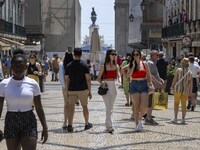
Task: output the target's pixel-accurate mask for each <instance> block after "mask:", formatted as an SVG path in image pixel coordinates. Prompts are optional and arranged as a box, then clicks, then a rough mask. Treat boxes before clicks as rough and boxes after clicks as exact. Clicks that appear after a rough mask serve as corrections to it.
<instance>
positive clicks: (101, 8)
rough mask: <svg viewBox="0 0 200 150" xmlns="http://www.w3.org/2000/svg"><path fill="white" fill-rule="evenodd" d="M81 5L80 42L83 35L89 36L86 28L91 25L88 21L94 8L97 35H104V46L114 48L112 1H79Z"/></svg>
mask: <svg viewBox="0 0 200 150" xmlns="http://www.w3.org/2000/svg"><path fill="white" fill-rule="evenodd" d="M79 1H80V4H81V8H82V11H81V42H82V41H83V38H84V37H85V35H87V36H88V35H89V29H88V27H89V26H90V25H91V24H92V21H91V19H90V17H91V12H92V7H94V9H95V11H96V14H97V20H96V24H97V25H99V34H100V35H104V39H105V43H106V44H109V45H110V44H113V46H114V39H115V37H114V30H115V26H114V21H115V20H114V19H115V15H114V0H79Z"/></svg>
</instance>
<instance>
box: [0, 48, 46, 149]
mask: <svg viewBox="0 0 200 150" xmlns="http://www.w3.org/2000/svg"><path fill="white" fill-rule="evenodd" d="M26 64H27V59H26V55H25V52H24V51H23V50H21V49H17V50H14V51H13V59H12V61H11V69H12V72H13V76H12V77H10V78H8V79H4V80H3V81H2V82H1V83H0V117H1V114H2V110H3V103H4V99H5V100H6V103H7V113H6V116H5V125H4V137H5V139H6V145H7V148H8V150H20V149H21V147H22V149H23V150H36V145H37V138H38V132H37V122H36V118H35V115H34V113H33V110H32V103H33V101H34V103H35V109H36V112H37V115H38V117H39V120H40V122H41V124H42V128H43V129H42V132H41V140H42V143H45V142H46V141H47V139H48V131H47V124H46V119H45V115H44V111H43V107H42V104H41V96H40V88H39V85H38V83H37V82H36V81H35V80H33V79H31V78H29V77H26V76H25V70H26Z"/></svg>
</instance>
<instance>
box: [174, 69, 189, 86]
mask: <svg viewBox="0 0 200 150" xmlns="http://www.w3.org/2000/svg"><path fill="white" fill-rule="evenodd" d="M189 71H190V70H188V72H187V73H186V74H185V75H184V76H182V78H181V79H180V80H179V81H178V82H177V83H176V84H175V85H174V87H176V86H177V85H178V84H179V83H181V81H182V80H183V79H184V78H185V77H186V76H187V74H188V73H189Z"/></svg>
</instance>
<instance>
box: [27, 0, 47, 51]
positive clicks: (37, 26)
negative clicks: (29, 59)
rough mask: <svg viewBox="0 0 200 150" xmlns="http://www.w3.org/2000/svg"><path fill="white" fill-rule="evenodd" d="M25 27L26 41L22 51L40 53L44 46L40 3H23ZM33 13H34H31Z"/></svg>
mask: <svg viewBox="0 0 200 150" xmlns="http://www.w3.org/2000/svg"><path fill="white" fill-rule="evenodd" d="M25 6H26V7H25V27H26V36H27V40H26V43H25V47H24V50H26V51H29V52H31V51H34V52H36V51H38V52H40V51H41V52H42V50H43V49H42V46H43V45H44V34H43V32H42V13H41V8H42V1H41V0H34V1H33V0H26V1H25ZM33 12H34V13H33Z"/></svg>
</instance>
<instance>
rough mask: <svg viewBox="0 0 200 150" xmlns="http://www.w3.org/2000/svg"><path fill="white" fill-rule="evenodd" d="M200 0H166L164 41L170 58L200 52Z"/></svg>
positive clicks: (164, 8) (164, 7)
mask: <svg viewBox="0 0 200 150" xmlns="http://www.w3.org/2000/svg"><path fill="white" fill-rule="evenodd" d="M199 7H200V1H198V0H193V1H191V0H171V1H164V6H163V12H164V13H163V22H164V24H163V29H162V41H163V45H164V48H165V49H166V51H167V53H168V55H169V56H170V58H173V57H179V56H184V55H185V54H187V53H188V52H193V53H194V54H195V55H199V54H200V11H199V9H198V8H199Z"/></svg>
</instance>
